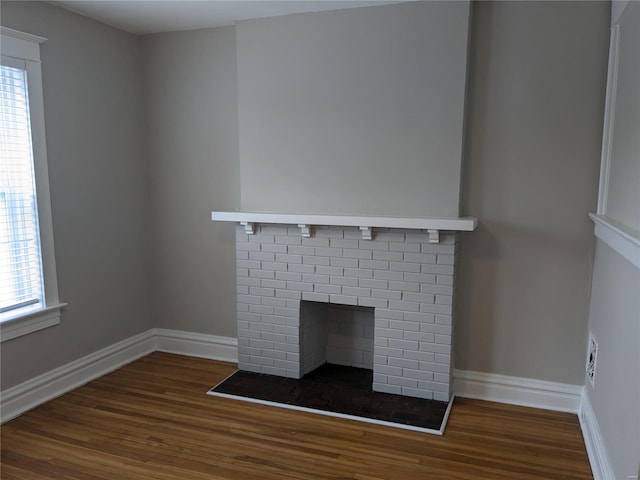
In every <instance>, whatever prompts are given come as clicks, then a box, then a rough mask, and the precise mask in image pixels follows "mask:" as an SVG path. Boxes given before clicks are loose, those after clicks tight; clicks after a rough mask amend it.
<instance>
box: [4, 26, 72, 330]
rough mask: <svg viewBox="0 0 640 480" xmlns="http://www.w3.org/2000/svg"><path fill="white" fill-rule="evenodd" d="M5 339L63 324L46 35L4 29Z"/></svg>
mask: <svg viewBox="0 0 640 480" xmlns="http://www.w3.org/2000/svg"><path fill="white" fill-rule="evenodd" d="M1 34H2V39H1V40H2V43H1V44H0V45H1V53H2V56H1V61H0V340H1V341H5V340H9V339H11V338H15V337H18V336H21V335H25V334H27V333H30V332H33V331H35V330H40V329H42V328H46V327H50V326H52V325H55V324H57V323H59V322H60V309H61V308H62V307H63V306H64V305H62V304H60V302H59V301H58V287H57V279H56V272H55V260H54V252H53V230H52V225H51V206H50V200H49V181H48V169H47V157H46V145H45V135H44V108H43V101H42V100H43V99H42V74H41V69H40V44H41V43H42V42H44V41H45V39H44V38H42V37H37V36H35V35H30V34H26V33H22V32H18V31H15V30H11V29H7V28H5V27H1Z"/></svg>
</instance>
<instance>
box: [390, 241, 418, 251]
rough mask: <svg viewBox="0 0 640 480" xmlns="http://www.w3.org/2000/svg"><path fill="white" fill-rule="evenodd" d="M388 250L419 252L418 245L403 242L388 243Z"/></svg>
mask: <svg viewBox="0 0 640 480" xmlns="http://www.w3.org/2000/svg"><path fill="white" fill-rule="evenodd" d="M389 250H390V251H392V252H414V253H418V252H419V251H420V244H418V243H405V242H389Z"/></svg>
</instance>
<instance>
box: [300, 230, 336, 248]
mask: <svg viewBox="0 0 640 480" xmlns="http://www.w3.org/2000/svg"><path fill="white" fill-rule="evenodd" d="M298 233H299V231H298ZM302 245H308V246H310V247H328V246H329V239H328V238H322V237H302Z"/></svg>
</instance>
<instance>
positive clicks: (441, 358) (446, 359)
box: [436, 353, 451, 373]
mask: <svg viewBox="0 0 640 480" xmlns="http://www.w3.org/2000/svg"><path fill="white" fill-rule="evenodd" d="M438 363H440V364H444V365H447V366H449V365H450V364H451V356H450V355H447V354H445V353H439V354H436V364H438ZM442 373H444V372H442Z"/></svg>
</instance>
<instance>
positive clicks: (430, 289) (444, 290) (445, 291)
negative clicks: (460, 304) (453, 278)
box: [420, 283, 453, 296]
mask: <svg viewBox="0 0 640 480" xmlns="http://www.w3.org/2000/svg"><path fill="white" fill-rule="evenodd" d="M420 291H421V292H422V293H432V294H435V295H449V296H451V295H453V287H450V286H448V285H431V284H426V283H423V284H420Z"/></svg>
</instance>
